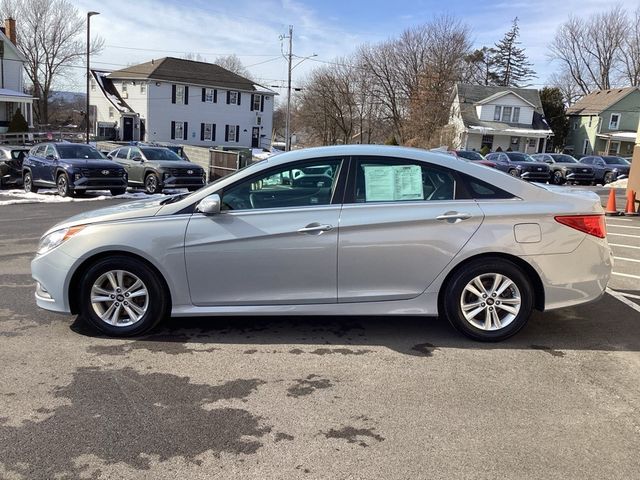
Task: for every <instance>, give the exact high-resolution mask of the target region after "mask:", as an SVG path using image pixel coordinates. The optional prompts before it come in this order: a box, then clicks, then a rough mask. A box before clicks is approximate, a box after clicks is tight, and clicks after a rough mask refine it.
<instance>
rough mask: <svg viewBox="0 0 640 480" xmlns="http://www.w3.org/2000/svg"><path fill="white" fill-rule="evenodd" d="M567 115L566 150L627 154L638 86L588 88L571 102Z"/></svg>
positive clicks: (639, 98) (639, 110)
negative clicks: (576, 99)
mask: <svg viewBox="0 0 640 480" xmlns="http://www.w3.org/2000/svg"><path fill="white" fill-rule="evenodd" d="M567 116H568V117H569V134H568V135H567V141H566V147H565V149H566V150H567V151H569V152H573V153H574V154H583V155H593V154H600V155H620V156H622V157H630V156H631V155H632V154H633V146H634V145H635V142H636V133H637V131H638V120H639V119H640V88H638V87H627V88H612V89H610V90H598V91H597V92H592V93H590V94H588V95H585V96H584V97H582V98H581V99H580V100H578V101H577V102H576V103H574V104H573V105H571V106H570V107H569V108H568V109H567Z"/></svg>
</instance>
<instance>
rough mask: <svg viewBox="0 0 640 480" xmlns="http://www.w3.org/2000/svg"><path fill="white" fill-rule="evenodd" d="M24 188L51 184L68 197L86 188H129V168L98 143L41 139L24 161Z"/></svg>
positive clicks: (114, 190) (113, 192) (118, 192)
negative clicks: (96, 146)
mask: <svg viewBox="0 0 640 480" xmlns="http://www.w3.org/2000/svg"><path fill="white" fill-rule="evenodd" d="M22 179H23V183H24V190H25V192H37V191H38V188H52V187H55V188H56V189H57V190H58V194H59V195H61V196H63V197H67V196H74V195H77V194H79V193H83V192H86V191H87V190H110V191H111V195H122V194H123V193H125V192H126V191H127V172H126V170H125V169H124V168H122V167H121V166H120V165H118V164H117V163H114V162H112V161H111V160H108V159H106V158H105V157H104V155H102V154H101V153H100V152H99V151H98V150H97V149H96V148H95V147H92V146H91V145H84V144H81V143H41V144H39V145H36V146H34V147H33V148H32V149H31V151H30V152H29V155H28V156H27V157H26V158H25V159H24V162H23V163H22Z"/></svg>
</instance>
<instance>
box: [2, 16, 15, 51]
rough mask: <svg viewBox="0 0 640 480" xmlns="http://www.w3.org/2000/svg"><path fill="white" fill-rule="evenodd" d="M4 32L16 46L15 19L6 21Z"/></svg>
mask: <svg viewBox="0 0 640 480" xmlns="http://www.w3.org/2000/svg"><path fill="white" fill-rule="evenodd" d="M4 32H5V35H6V36H7V38H8V39H9V41H10V42H11V43H13V44H14V45H15V44H16V21H15V20H14V19H13V18H7V19H6V20H5V21H4Z"/></svg>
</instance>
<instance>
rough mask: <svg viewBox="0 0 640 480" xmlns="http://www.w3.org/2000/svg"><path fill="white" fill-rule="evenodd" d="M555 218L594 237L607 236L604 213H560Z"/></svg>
mask: <svg viewBox="0 0 640 480" xmlns="http://www.w3.org/2000/svg"><path fill="white" fill-rule="evenodd" d="M555 219H556V222H558V223H561V224H563V225H566V226H567V227H571V228H575V229H576V230H580V231H581V232H584V233H588V234H589V235H593V236H594V237H598V238H604V237H606V236H607V229H606V226H605V223H604V215H559V216H557V217H555Z"/></svg>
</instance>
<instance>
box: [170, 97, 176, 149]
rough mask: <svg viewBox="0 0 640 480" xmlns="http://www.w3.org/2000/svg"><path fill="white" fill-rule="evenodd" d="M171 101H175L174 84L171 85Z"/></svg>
mask: <svg viewBox="0 0 640 480" xmlns="http://www.w3.org/2000/svg"><path fill="white" fill-rule="evenodd" d="M171 103H176V86H175V85H171ZM171 138H173V137H171Z"/></svg>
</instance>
